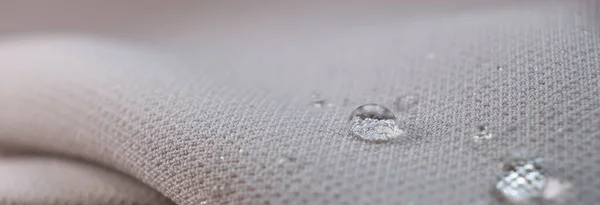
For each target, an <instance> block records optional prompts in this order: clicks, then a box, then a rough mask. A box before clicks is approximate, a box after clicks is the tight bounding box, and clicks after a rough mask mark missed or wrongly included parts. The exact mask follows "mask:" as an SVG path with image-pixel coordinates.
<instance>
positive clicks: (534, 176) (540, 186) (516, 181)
mask: <svg viewBox="0 0 600 205" xmlns="http://www.w3.org/2000/svg"><path fill="white" fill-rule="evenodd" d="M540 161H541V159H540V158H535V159H524V158H514V159H511V160H509V161H507V162H506V163H505V164H504V168H503V172H504V173H503V175H502V176H501V177H500V180H499V181H498V182H497V183H496V191H498V193H499V194H500V196H501V197H502V198H503V199H505V200H506V201H508V202H512V203H515V204H522V203H530V202H532V201H533V200H536V199H540V198H541V196H542V194H543V192H544V188H545V186H546V184H547V177H546V176H545V171H544V169H543V168H542V166H541V165H540V164H539V162H540Z"/></svg>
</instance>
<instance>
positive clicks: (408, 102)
mask: <svg viewBox="0 0 600 205" xmlns="http://www.w3.org/2000/svg"><path fill="white" fill-rule="evenodd" d="M418 104H419V98H417V96H414V95H405V96H401V97H398V98H396V100H395V101H394V108H395V109H396V110H397V111H400V112H406V111H409V110H411V109H412V108H414V107H416V106H417V105H418Z"/></svg>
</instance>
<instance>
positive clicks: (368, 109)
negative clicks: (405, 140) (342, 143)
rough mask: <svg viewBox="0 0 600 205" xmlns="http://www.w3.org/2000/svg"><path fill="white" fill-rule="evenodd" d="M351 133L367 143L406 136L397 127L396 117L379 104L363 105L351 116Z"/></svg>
mask: <svg viewBox="0 0 600 205" xmlns="http://www.w3.org/2000/svg"><path fill="white" fill-rule="evenodd" d="M349 124H350V126H349V127H350V132H351V133H352V135H354V136H358V137H360V138H362V139H364V140H367V141H388V140H392V139H395V138H397V137H399V136H401V135H403V134H404V131H403V130H401V129H400V128H398V126H397V125H396V116H395V115H394V113H392V111H390V110H389V109H387V108H385V107H383V106H381V105H378V104H365V105H362V106H360V107H358V108H356V109H354V111H352V114H350V119H349Z"/></svg>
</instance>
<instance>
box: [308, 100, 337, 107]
mask: <svg viewBox="0 0 600 205" xmlns="http://www.w3.org/2000/svg"><path fill="white" fill-rule="evenodd" d="M312 104H313V106H314V107H317V108H322V107H333V104H331V103H329V102H327V101H326V100H317V101H314V102H313V103H312Z"/></svg>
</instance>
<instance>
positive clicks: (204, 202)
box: [200, 200, 208, 204]
mask: <svg viewBox="0 0 600 205" xmlns="http://www.w3.org/2000/svg"><path fill="white" fill-rule="evenodd" d="M200 204H208V201H207V200H204V201H201V202H200Z"/></svg>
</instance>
